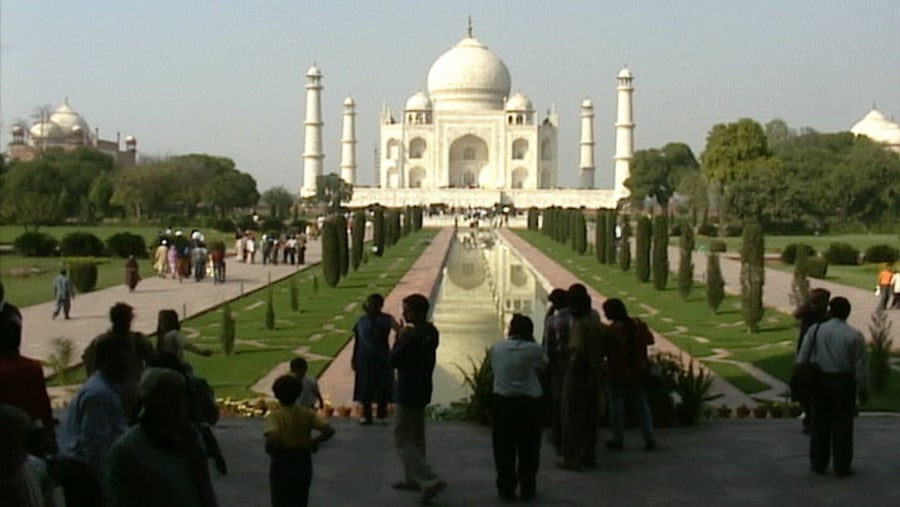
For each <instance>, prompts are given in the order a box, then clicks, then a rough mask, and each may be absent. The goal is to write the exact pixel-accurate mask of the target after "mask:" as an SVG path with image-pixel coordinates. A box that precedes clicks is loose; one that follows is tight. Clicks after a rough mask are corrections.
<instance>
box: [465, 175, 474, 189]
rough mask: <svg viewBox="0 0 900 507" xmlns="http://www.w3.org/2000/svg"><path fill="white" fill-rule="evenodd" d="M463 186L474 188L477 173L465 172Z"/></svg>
mask: <svg viewBox="0 0 900 507" xmlns="http://www.w3.org/2000/svg"><path fill="white" fill-rule="evenodd" d="M463 186H465V187H469V188H473V187H475V186H476V185H475V173H473V172H472V171H466V172H464V173H463Z"/></svg>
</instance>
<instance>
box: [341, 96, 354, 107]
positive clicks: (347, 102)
mask: <svg viewBox="0 0 900 507" xmlns="http://www.w3.org/2000/svg"><path fill="white" fill-rule="evenodd" d="M344 105H345V106H348V107H349V106H355V105H356V102H355V101H354V100H353V97H347V98H346V99H344Z"/></svg>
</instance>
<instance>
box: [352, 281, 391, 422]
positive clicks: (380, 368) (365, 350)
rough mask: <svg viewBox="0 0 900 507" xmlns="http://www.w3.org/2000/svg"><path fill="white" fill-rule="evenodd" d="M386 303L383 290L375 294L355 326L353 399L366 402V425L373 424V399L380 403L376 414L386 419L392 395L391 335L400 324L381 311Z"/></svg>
mask: <svg viewBox="0 0 900 507" xmlns="http://www.w3.org/2000/svg"><path fill="white" fill-rule="evenodd" d="M383 307H384V298H383V297H382V296H381V294H372V295H371V296H369V297H368V298H366V302H365V304H364V305H363V309H364V310H365V312H366V313H365V314H364V315H362V316H361V317H360V318H359V319H358V320H357V321H356V325H355V326H353V357H352V359H351V366H352V367H353V371H354V373H355V374H356V378H355V382H354V386H353V399H354V400H355V401H357V402H359V403H360V404H361V405H362V409H363V416H362V419H360V421H359V423H360V424H362V425H368V424H372V403H376V404H377V405H378V411H377V413H376V416H377V417H378V419H379V420H382V421H383V420H384V419H385V418H386V417H387V404H388V401H390V399H391V387H392V384H393V381H394V379H393V369H392V368H391V361H390V346H389V344H388V337H389V336H390V334H391V330H392V329H397V328H398V327H399V324H397V322H396V321H395V320H394V317H392V316H391V315H389V314H387V313H384V312H382V311H381V309H382V308H383Z"/></svg>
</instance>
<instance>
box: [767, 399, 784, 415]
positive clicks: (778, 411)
mask: <svg viewBox="0 0 900 507" xmlns="http://www.w3.org/2000/svg"><path fill="white" fill-rule="evenodd" d="M769 415H770V416H771V417H772V419H781V418H782V417H784V405H782V404H781V403H777V402H776V403H772V404H771V405H769Z"/></svg>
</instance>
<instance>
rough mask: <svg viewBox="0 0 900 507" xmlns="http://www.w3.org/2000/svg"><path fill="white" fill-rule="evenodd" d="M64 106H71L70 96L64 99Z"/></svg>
mask: <svg viewBox="0 0 900 507" xmlns="http://www.w3.org/2000/svg"><path fill="white" fill-rule="evenodd" d="M63 104H65V105H67V106H68V105H69V96H68V95H66V97H65V98H64V99H63Z"/></svg>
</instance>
